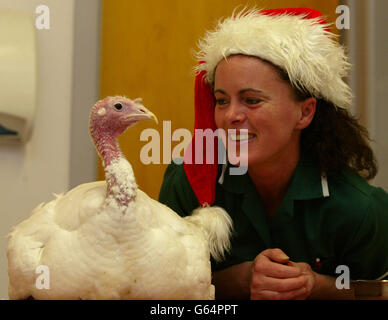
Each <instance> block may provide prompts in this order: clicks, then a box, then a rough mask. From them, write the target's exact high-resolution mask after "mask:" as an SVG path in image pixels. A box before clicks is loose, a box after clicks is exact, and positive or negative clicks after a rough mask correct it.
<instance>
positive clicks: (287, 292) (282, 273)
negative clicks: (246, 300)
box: [250, 249, 315, 300]
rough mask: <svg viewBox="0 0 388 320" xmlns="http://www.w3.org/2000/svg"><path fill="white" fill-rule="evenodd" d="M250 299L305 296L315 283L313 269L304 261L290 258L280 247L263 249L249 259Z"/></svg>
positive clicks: (298, 297)
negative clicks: (253, 258) (250, 262)
mask: <svg viewBox="0 0 388 320" xmlns="http://www.w3.org/2000/svg"><path fill="white" fill-rule="evenodd" d="M251 273H252V275H251V281H250V297H251V299H270V300H288V299H306V298H307V297H308V296H309V295H310V293H311V291H312V289H313V288H314V284H315V273H314V272H313V271H312V269H311V267H310V266H309V265H308V264H307V263H303V262H300V263H294V262H291V261H290V259H289V257H288V256H287V255H286V254H285V253H284V252H283V251H282V250H280V249H267V250H265V251H263V252H261V253H260V254H259V255H258V256H257V257H256V258H255V260H254V261H253V263H252V268H251Z"/></svg>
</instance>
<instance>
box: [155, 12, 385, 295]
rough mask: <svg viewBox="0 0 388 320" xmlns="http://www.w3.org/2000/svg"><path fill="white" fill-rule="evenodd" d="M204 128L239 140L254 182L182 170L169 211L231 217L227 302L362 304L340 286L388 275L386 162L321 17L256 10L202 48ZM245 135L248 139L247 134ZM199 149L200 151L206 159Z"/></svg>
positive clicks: (222, 287)
mask: <svg viewBox="0 0 388 320" xmlns="http://www.w3.org/2000/svg"><path fill="white" fill-rule="evenodd" d="M199 46H200V51H199V53H198V59H199V61H200V63H199V64H198V67H197V70H198V75H197V78H196V91H195V95H196V99H195V108H196V110H195V111H196V114H195V115H196V119H195V123H196V128H201V129H205V128H210V129H213V130H216V129H223V130H224V131H228V130H231V129H234V130H236V134H235V135H234V136H232V135H228V140H227V144H226V148H227V149H228V148H230V146H231V145H233V144H234V145H235V146H236V148H237V149H240V150H241V148H242V147H243V146H248V148H247V149H248V153H247V158H248V161H247V163H248V171H247V173H243V174H241V175H231V174H229V173H228V170H226V167H233V164H231V163H230V162H232V161H230V158H229V163H228V164H226V165H223V164H217V163H216V164H214V165H211V164H203V165H201V164H198V163H191V162H188V161H187V160H189V159H190V156H192V155H188V154H185V158H184V163H183V165H177V164H174V163H173V164H171V165H170V166H169V167H168V169H167V171H166V173H165V179H164V183H163V186H162V189H161V192H160V197H159V199H160V201H162V202H164V203H166V204H167V205H169V206H170V207H171V208H173V209H174V210H175V211H176V212H178V213H180V214H181V215H183V216H185V215H188V214H189V213H190V212H191V211H192V210H193V209H195V208H196V207H198V206H199V205H200V206H202V207H206V206H209V205H214V206H220V207H222V208H224V209H225V210H226V211H227V212H228V213H229V214H230V216H231V218H232V220H233V223H234V234H233V239H232V248H231V251H230V253H229V255H228V256H227V257H226V259H225V261H223V262H218V263H215V262H214V263H213V282H214V284H215V286H216V296H217V297H218V298H251V299H306V298H320V299H324V298H330V299H331V298H354V290H353V287H351V288H350V289H347V290H340V289H337V287H336V281H335V280H336V279H335V277H336V269H337V267H338V266H339V265H345V266H347V268H348V269H349V272H350V275H349V276H350V277H351V279H354V280H356V279H383V278H386V277H387V276H388V272H387V270H388V255H387V254H386V252H388V236H387V232H386V230H388V214H387V213H386V208H388V194H387V193H386V192H385V191H384V190H382V189H381V188H376V187H374V186H371V185H369V184H368V182H367V181H366V180H365V178H367V179H369V178H372V177H373V176H374V175H375V174H376V163H375V159H374V155H373V151H372V150H371V148H370V146H369V144H368V133H367V131H366V129H365V128H363V127H362V126H361V125H360V124H358V123H357V121H356V120H355V119H353V117H352V116H351V115H350V114H349V112H348V111H347V108H349V107H350V106H351V97H352V93H351V90H350V88H349V87H348V85H347V84H346V83H345V82H344V81H343V77H345V76H346V75H347V71H348V69H349V63H348V61H347V57H346V56H345V53H344V48H343V47H342V46H341V45H340V44H338V42H336V41H335V39H334V37H333V34H331V33H330V32H329V26H328V25H327V23H326V21H325V20H324V19H323V17H322V15H321V14H320V12H318V11H316V10H313V9H307V8H297V9H274V10H262V11H257V10H249V11H243V12H240V13H237V14H234V15H233V16H232V17H230V18H227V19H225V20H223V21H220V22H219V24H218V26H217V28H216V29H215V30H214V31H209V32H207V33H206V35H205V37H204V38H203V39H202V40H201V42H200V45H199ZM243 130H245V131H246V133H245V134H241V133H242V131H243ZM195 142H196V141H195V137H194V138H193V141H192V146H194V152H202V149H200V147H199V146H198V145H196V144H195Z"/></svg>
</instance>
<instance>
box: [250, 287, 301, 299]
mask: <svg viewBox="0 0 388 320" xmlns="http://www.w3.org/2000/svg"><path fill="white" fill-rule="evenodd" d="M306 291H307V289H306V287H302V288H299V289H296V290H292V291H286V292H278V291H271V290H261V291H259V292H255V291H252V292H251V299H252V300H292V299H298V298H300V297H303V296H304V295H305V294H306Z"/></svg>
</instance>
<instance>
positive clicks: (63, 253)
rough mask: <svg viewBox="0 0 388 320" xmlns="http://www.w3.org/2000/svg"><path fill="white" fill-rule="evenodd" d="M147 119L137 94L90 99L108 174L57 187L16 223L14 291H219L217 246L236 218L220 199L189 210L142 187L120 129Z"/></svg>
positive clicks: (144, 295)
mask: <svg viewBox="0 0 388 320" xmlns="http://www.w3.org/2000/svg"><path fill="white" fill-rule="evenodd" d="M150 119H154V120H155V121H156V117H155V116H154V114H153V113H152V112H150V111H149V110H147V109H146V108H145V107H144V106H143V105H142V104H141V99H139V98H138V99H135V100H130V99H128V98H125V97H121V96H115V97H106V98H105V99H103V100H100V101H98V102H97V103H96V104H95V105H94V106H93V108H92V110H91V114H90V125H89V128H90V135H91V138H92V140H93V142H94V145H95V147H96V150H97V152H98V153H99V155H100V156H101V158H102V162H103V165H104V169H105V177H106V181H97V182H91V183H86V184H82V185H79V186H78V187H76V188H74V189H72V190H70V191H68V192H67V193H66V194H61V195H57V196H56V199H54V200H52V201H51V202H48V203H46V204H40V205H38V206H37V207H36V208H35V209H34V210H33V211H32V213H31V215H30V217H29V218H27V219H26V220H24V221H22V222H21V223H19V224H17V225H16V226H14V227H13V228H12V230H11V231H10V234H9V235H8V244H7V257H8V275H9V287H8V291H9V298H10V299H27V298H33V299H214V286H213V285H212V284H211V265H210V254H211V255H212V256H213V257H214V258H215V259H216V260H217V259H221V258H222V257H223V254H224V253H225V252H226V251H227V250H228V248H229V245H230V244H229V237H230V234H231V228H232V224H231V219H230V217H229V216H228V214H227V213H226V212H225V211H224V210H223V209H221V208H213V207H208V208H202V209H196V210H194V212H193V213H192V215H191V216H188V217H186V218H182V217H180V216H179V215H178V214H176V213H175V212H174V211H172V210H171V209H170V208H168V207H167V206H165V205H163V204H161V203H159V202H157V201H155V200H153V199H151V198H150V197H148V196H147V195H146V194H145V193H144V192H142V191H141V190H139V189H138V187H137V184H136V181H135V177H134V173H133V170H132V167H131V165H130V164H129V162H128V161H127V160H126V159H125V157H124V156H123V154H122V153H121V151H120V148H119V145H118V142H117V137H118V136H119V135H120V134H121V133H123V132H124V131H125V130H126V129H127V128H128V127H131V126H133V125H134V124H136V123H137V122H138V121H140V120H150ZM44 271H46V273H45V274H44ZM43 275H45V277H46V278H41V276H43ZM42 279H46V280H45V281H46V282H44V281H43V282H40V281H41V280H42ZM42 283H43V284H44V286H42V285H41V284H42Z"/></svg>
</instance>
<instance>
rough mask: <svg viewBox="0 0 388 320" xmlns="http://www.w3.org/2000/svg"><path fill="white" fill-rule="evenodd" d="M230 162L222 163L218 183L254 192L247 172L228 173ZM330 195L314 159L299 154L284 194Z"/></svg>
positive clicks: (240, 191) (291, 196) (304, 196)
mask: <svg viewBox="0 0 388 320" xmlns="http://www.w3.org/2000/svg"><path fill="white" fill-rule="evenodd" d="M230 166H231V165H230V164H227V165H222V166H221V169H220V179H219V180H218V181H219V182H218V183H219V184H220V185H221V186H222V187H223V188H224V189H225V190H227V191H229V192H232V193H238V194H244V193H250V192H256V187H255V185H254V184H253V182H252V180H251V178H250V177H249V174H248V172H247V173H245V174H244V175H230V173H229V168H230ZM328 196H330V192H329V187H328V183H327V179H326V177H325V176H324V175H322V173H321V171H320V169H319V166H318V164H317V162H316V161H314V160H313V159H312V158H310V157H308V156H301V158H300V160H299V162H298V165H297V166H296V169H295V173H294V175H293V177H292V179H291V183H290V186H289V187H288V190H287V192H286V195H285V200H286V198H287V199H289V200H309V199H317V198H323V197H328Z"/></svg>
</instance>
